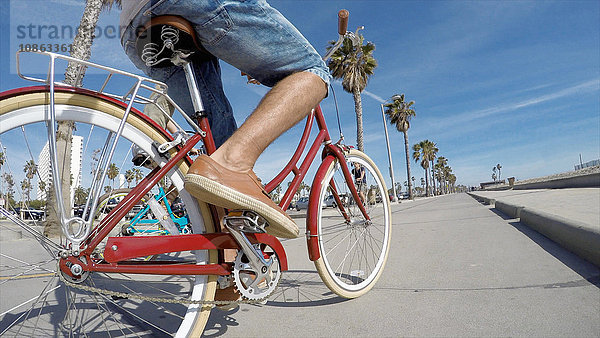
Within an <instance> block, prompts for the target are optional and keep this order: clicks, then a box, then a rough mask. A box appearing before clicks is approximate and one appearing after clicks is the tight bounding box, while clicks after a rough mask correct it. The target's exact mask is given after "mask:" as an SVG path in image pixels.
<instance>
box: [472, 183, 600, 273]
mask: <svg viewBox="0 0 600 338" xmlns="http://www.w3.org/2000/svg"><path fill="white" fill-rule="evenodd" d="M469 194H470V195H471V196H472V197H474V198H475V199H477V200H479V201H480V202H482V203H484V204H488V205H492V206H493V207H495V209H497V210H499V211H500V212H502V213H504V214H505V215H507V216H509V217H511V218H520V220H521V222H522V223H524V224H526V225H527V226H529V227H530V228H532V229H534V230H535V231H537V232H539V233H541V234H543V235H545V236H546V237H548V238H550V239H552V240H553V241H555V242H556V243H558V244H560V245H561V246H563V247H564V248H566V249H568V250H570V251H572V252H574V253H576V254H578V255H579V256H581V257H582V258H584V259H586V260H588V261H590V262H592V263H594V264H595V265H597V266H600V188H572V189H533V190H504V191H476V192H472V193H469Z"/></svg>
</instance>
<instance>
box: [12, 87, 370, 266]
mask: <svg viewBox="0 0 600 338" xmlns="http://www.w3.org/2000/svg"><path fill="white" fill-rule="evenodd" d="M39 91H48V87H47V86H36V87H27V88H20V89H18V90H15V91H11V92H7V93H5V94H7V95H11V94H15V95H16V94H17V93H24V92H39ZM55 91H63V92H75V93H78V94H83V95H88V96H93V97H95V98H97V99H100V100H104V101H109V102H110V103H113V104H117V105H120V106H122V107H124V108H126V107H127V104H126V103H124V102H122V101H118V100H115V99H113V98H111V97H108V96H106V95H103V94H100V93H97V92H93V91H89V90H85V89H80V88H72V87H56V88H55ZM131 114H135V115H138V116H139V117H140V118H143V119H144V120H146V122H147V123H149V124H151V125H153V126H154V127H155V128H156V129H157V130H159V131H160V132H162V133H163V134H164V136H165V137H167V138H168V139H169V140H172V137H171V136H170V135H169V134H168V133H167V132H166V131H165V130H164V129H162V128H161V127H159V126H158V125H156V123H154V121H152V120H151V119H149V118H148V117H146V116H145V115H144V114H142V113H140V112H139V111H137V110H136V109H134V108H132V109H131ZM314 121H316V122H317V126H318V128H319V132H318V134H317V136H316V138H315V140H314V141H313V142H312V144H311V146H310V148H309V150H308V152H307V154H306V156H305V158H304V160H303V161H302V163H301V164H300V166H299V167H298V163H299V162H300V158H301V156H302V153H303V152H304V149H305V148H306V145H307V144H308V141H309V136H310V132H311V129H312V127H313V124H314ZM198 125H199V126H200V128H201V129H202V130H203V131H204V132H205V133H206V135H205V136H202V135H201V134H195V135H193V136H192V137H191V138H190V139H189V140H188V141H187V142H186V143H185V145H183V146H181V145H180V146H177V150H176V153H174V154H172V158H171V159H170V160H169V161H168V162H167V163H166V164H165V165H164V166H163V167H157V168H155V169H154V170H152V171H151V172H150V173H149V174H148V175H147V176H146V177H145V178H144V179H143V180H142V181H141V182H140V183H139V184H138V185H137V186H136V187H134V188H133V189H132V191H131V192H130V193H129V194H128V195H127V196H126V197H125V198H123V200H122V201H121V202H119V204H118V205H117V206H116V207H115V208H113V209H112V210H111V211H110V213H109V214H108V215H107V216H106V217H105V218H104V219H103V220H102V221H101V222H100V223H99V224H98V225H97V226H96V227H95V228H94V229H93V230H92V232H91V233H90V236H89V237H88V239H87V240H86V241H84V242H83V243H81V245H80V248H79V249H80V252H78V253H77V254H76V255H75V256H68V257H66V258H61V260H60V263H59V265H60V267H61V270H62V271H63V272H65V273H67V274H69V275H71V276H72V273H71V271H70V269H69V267H70V266H71V265H72V264H79V265H80V266H81V267H82V268H83V270H84V271H99V272H115V273H142V274H169V275H228V274H230V273H231V266H230V264H227V263H224V262H221V263H219V264H206V265H197V264H193V263H190V264H181V262H171V261H150V262H141V261H131V260H130V259H132V258H136V257H144V256H150V255H157V254H162V253H169V252H179V251H188V250H215V249H216V250H223V249H239V247H238V245H237V243H236V242H235V240H234V239H233V237H231V235H229V234H228V233H223V232H217V233H210V234H192V235H175V236H144V237H109V238H108V239H107V245H106V248H105V251H104V256H103V257H104V259H102V260H97V259H96V260H92V259H91V258H90V257H91V255H92V253H93V251H94V249H95V248H96V247H97V246H98V244H100V242H101V241H102V240H103V239H104V238H106V237H107V236H108V235H109V233H110V231H111V230H112V229H113V228H114V227H115V226H117V225H118V222H119V220H120V219H122V218H123V217H125V215H126V214H127V213H128V211H129V210H130V209H131V208H132V207H133V206H134V205H135V204H137V203H138V202H139V201H140V200H141V199H142V197H143V196H145V195H146V194H147V193H148V192H149V191H150V189H151V188H152V187H153V186H154V185H156V184H157V183H158V181H160V179H161V178H163V177H164V176H165V175H166V174H167V173H168V171H169V170H171V169H172V168H173V167H174V166H175V165H177V164H178V163H180V161H188V163H191V160H190V159H189V157H188V156H187V153H188V152H189V151H190V150H191V149H192V148H193V147H194V146H195V145H196V144H197V143H198V142H199V141H202V142H203V143H204V145H205V147H206V149H207V152H208V153H209V154H211V153H212V152H214V151H215V144H214V141H213V139H212V134H211V131H210V125H209V123H208V119H207V118H206V117H200V118H199V119H198ZM322 144H323V145H324V149H323V152H322V158H323V163H322V164H321V166H320V167H319V170H318V171H317V174H316V176H315V179H314V181H313V184H312V187H313V191H312V192H311V195H310V199H309V211H308V214H307V234H306V235H307V243H308V250H309V257H310V259H311V260H316V259H318V258H319V257H320V253H319V248H318V240H317V235H318V233H317V225H316V222H315V221H316V217H317V214H316V212H317V207H318V204H319V198H320V196H318V195H319V194H318V192H317V191H319V190H320V189H319V188H320V186H321V184H322V182H323V179H324V176H325V174H326V172H325V170H326V169H327V168H328V167H329V165H330V164H331V163H332V162H333V161H335V160H337V161H339V163H340V166H341V168H342V171H343V174H344V177H345V180H346V182H347V183H348V186H349V187H350V190H351V193H352V196H353V197H354V199H355V200H357V201H358V200H360V197H359V195H358V192H357V190H356V188H355V186H354V180H353V177H352V174H351V173H350V170H349V169H348V167H347V165H346V161H345V158H344V153H345V152H347V151H348V150H349V148H348V147H345V146H342V145H339V144H332V142H331V138H330V136H329V132H328V130H327V126H326V124H325V118H324V116H323V112H322V111H321V108H320V107H318V106H317V107H316V108H315V109H314V110H313V111H311V113H310V114H309V115H308V118H307V122H306V126H305V128H304V132H303V134H302V137H301V139H300V143H299V145H298V147H297V149H296V151H295V153H294V154H293V156H292V158H291V159H290V161H289V162H288V164H287V165H286V166H285V167H284V168H283V169H282V171H281V172H280V173H279V174H278V175H277V176H275V178H273V180H271V181H270V182H269V183H268V184H267V185H266V186H265V190H266V191H267V192H271V191H273V190H274V189H275V188H276V187H277V186H278V185H279V184H281V183H282V182H283V180H284V179H285V177H287V175H288V174H289V173H291V172H293V173H294V175H295V176H294V178H293V180H292V182H291V184H290V186H289V187H288V188H287V190H286V191H285V193H284V196H283V199H282V200H281V202H280V204H279V206H280V207H281V208H282V209H284V210H285V209H287V207H288V206H289V205H290V203H291V201H292V198H293V195H294V194H295V192H296V190H297V189H298V187H299V185H300V183H301V182H302V180H303V179H304V177H305V176H306V173H307V172H308V169H309V167H310V165H311V163H312V162H313V160H314V159H315V157H316V155H317V153H318V151H319V148H320V147H321V145H322ZM328 184H329V185H330V187H331V189H332V191H333V193H334V198H335V199H336V201H337V206H338V208H340V211H341V212H342V214H343V215H344V216H345V217H346V220H347V221H350V219H349V217H348V216H347V215H346V212H345V210H344V208H343V203H341V201H340V198H339V196H338V195H337V189H336V187H335V185H334V184H333V181H332V182H328ZM358 205H359V208H360V210H361V212H362V213H363V215H364V216H365V218H366V219H369V217H368V214H367V212H366V210H365V208H364V207H363V205H362V204H361V203H358ZM212 211H213V220H214V223H215V225H216V229H218V230H219V229H220V228H219V221H218V219H217V218H216V217H214V215H215V214H216V211H215V209H212ZM248 238H249V240H250V241H251V242H253V243H264V244H267V245H269V246H270V247H271V248H272V249H273V250H274V251H275V253H276V254H277V255H278V257H279V262H280V264H281V269H282V271H285V270H287V258H286V254H285V251H284V249H283V246H282V245H281V243H280V242H279V240H278V239H277V238H276V237H273V236H271V235H268V234H249V235H248ZM81 257H83V258H84V259H80V258H81Z"/></svg>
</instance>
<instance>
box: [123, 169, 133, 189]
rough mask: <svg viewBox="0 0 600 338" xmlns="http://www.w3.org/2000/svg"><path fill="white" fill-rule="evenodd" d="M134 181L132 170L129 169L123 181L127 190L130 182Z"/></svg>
mask: <svg viewBox="0 0 600 338" xmlns="http://www.w3.org/2000/svg"><path fill="white" fill-rule="evenodd" d="M134 179H135V173H134V172H133V170H132V169H129V170H127V171H126V172H125V180H126V181H127V188H129V186H130V185H131V182H133V180H134Z"/></svg>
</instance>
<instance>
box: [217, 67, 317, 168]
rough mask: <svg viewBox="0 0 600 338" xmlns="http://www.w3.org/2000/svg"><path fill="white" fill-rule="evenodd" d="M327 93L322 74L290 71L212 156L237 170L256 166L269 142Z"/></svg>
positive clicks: (304, 114) (222, 163)
mask: <svg viewBox="0 0 600 338" xmlns="http://www.w3.org/2000/svg"><path fill="white" fill-rule="evenodd" d="M326 94H327V86H326V84H325V83H324V82H323V80H322V79H321V78H320V77H319V76H317V75H315V74H313V73H310V72H299V73H294V74H292V75H289V76H288V77H286V78H284V79H283V80H281V81H280V82H279V83H277V85H275V87H273V89H271V91H269V93H267V95H266V96H265V97H264V98H263V99H262V101H261V102H260V104H259V105H258V107H257V108H256V110H255V111H254V112H253V113H252V115H250V116H249V117H248V119H247V120H246V122H244V124H242V126H241V127H240V128H239V129H238V130H237V131H236V132H235V133H234V134H233V135H232V136H231V137H230V138H229V139H228V140H227V141H226V142H225V143H224V144H223V145H222V146H221V147H219V149H217V151H215V152H214V153H213V154H212V155H211V158H212V159H213V160H215V162H217V163H219V164H220V165H222V166H225V167H227V168H229V169H231V170H234V171H247V170H249V169H252V168H253V167H254V163H255V162H256V160H257V159H258V157H259V156H260V154H261V153H262V152H263V151H264V150H265V149H266V148H267V147H268V146H269V144H271V142H273V141H274V140H275V139H276V138H277V137H279V136H280V135H281V134H283V133H284V132H285V131H287V130H288V129H290V128H291V127H293V126H294V125H295V124H296V123H298V122H299V121H300V120H302V119H303V118H304V117H306V115H308V113H309V112H310V111H311V109H312V108H314V107H315V106H316V105H317V104H318V103H319V102H320V101H321V100H322V99H323V98H324V97H325V95H326Z"/></svg>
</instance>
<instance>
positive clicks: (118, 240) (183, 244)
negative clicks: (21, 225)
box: [98, 232, 288, 274]
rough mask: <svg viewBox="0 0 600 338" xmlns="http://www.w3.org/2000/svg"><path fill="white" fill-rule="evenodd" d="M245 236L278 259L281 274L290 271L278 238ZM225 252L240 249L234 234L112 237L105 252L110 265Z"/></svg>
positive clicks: (265, 235)
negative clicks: (189, 253) (170, 255)
mask: <svg viewBox="0 0 600 338" xmlns="http://www.w3.org/2000/svg"><path fill="white" fill-rule="evenodd" d="M246 236H247V238H248V240H249V241H250V243H251V244H256V243H264V244H266V245H268V246H270V247H271V248H272V249H273V250H275V253H276V254H277V256H278V257H279V263H280V265H281V270H282V271H286V270H287V269H288V264H287V257H286V254H285V250H284V249H283V246H282V245H281V242H279V240H278V239H277V238H276V237H274V236H271V235H268V234H246ZM222 249H238V250H239V249H241V248H240V246H239V245H238V243H237V242H236V240H235V239H234V238H233V236H231V234H229V233H223V232H221V233H210V234H190V235H178V236H139V237H136V236H132V237H109V238H108V241H107V243H106V248H105V249H104V259H105V260H106V261H107V262H108V263H116V262H121V261H125V260H128V259H132V258H137V257H146V256H151V255H159V254H164V253H169V252H179V251H191V250H222ZM98 265H101V264H98ZM131 265H135V264H133V263H129V262H128V266H131ZM184 274H187V273H184Z"/></svg>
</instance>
